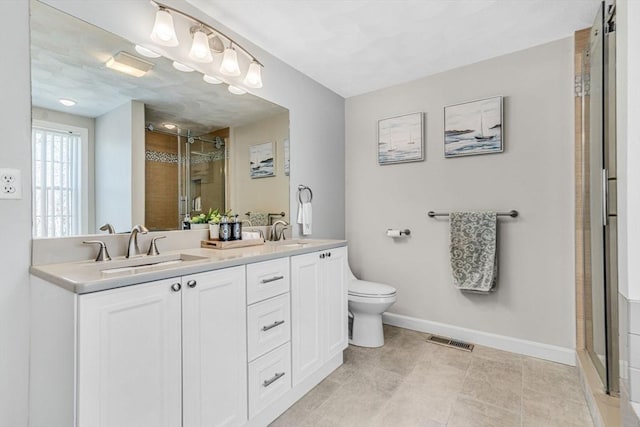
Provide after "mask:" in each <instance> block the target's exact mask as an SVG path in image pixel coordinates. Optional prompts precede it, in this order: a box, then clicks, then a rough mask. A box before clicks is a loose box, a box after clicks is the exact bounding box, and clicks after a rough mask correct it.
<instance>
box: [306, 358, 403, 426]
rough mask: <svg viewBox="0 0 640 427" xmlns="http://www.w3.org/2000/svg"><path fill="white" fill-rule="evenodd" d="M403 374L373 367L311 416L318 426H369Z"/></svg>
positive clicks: (340, 389)
mask: <svg viewBox="0 0 640 427" xmlns="http://www.w3.org/2000/svg"><path fill="white" fill-rule="evenodd" d="M401 382H402V377H401V376H400V375H398V374H396V373H394V372H389V371H385V370H384V369H379V368H372V369H370V370H367V371H363V372H361V373H360V374H359V375H357V376H353V377H352V378H351V379H350V380H349V381H347V382H345V383H344V384H343V385H342V386H341V387H340V388H339V389H337V390H336V391H335V392H334V393H333V394H332V396H331V397H330V398H329V399H327V400H326V401H325V402H324V403H323V404H322V405H320V407H319V408H317V409H316V410H314V411H312V412H311V414H310V415H309V416H310V417H312V418H313V419H315V420H317V421H316V422H317V423H319V424H318V425H332V423H336V425H342V426H354V427H356V426H361V425H362V426H367V425H368V423H369V422H370V420H371V419H373V418H374V417H375V416H376V414H377V413H378V411H380V409H381V408H382V406H383V405H384V404H385V403H386V402H387V401H388V400H389V399H390V398H391V396H392V395H393V393H394V392H395V391H396V389H397V388H398V386H399V385H400V383H401Z"/></svg>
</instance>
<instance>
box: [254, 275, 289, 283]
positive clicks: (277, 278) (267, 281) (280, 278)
mask: <svg viewBox="0 0 640 427" xmlns="http://www.w3.org/2000/svg"><path fill="white" fill-rule="evenodd" d="M282 279H284V276H273V277H272V278H271V279H262V280H261V281H260V283H271V282H275V281H276V280H282Z"/></svg>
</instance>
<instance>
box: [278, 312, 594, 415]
mask: <svg viewBox="0 0 640 427" xmlns="http://www.w3.org/2000/svg"><path fill="white" fill-rule="evenodd" d="M427 336H428V335H427V334H423V333H420V332H415V331H410V330H407V329H401V328H395V327H392V326H386V325H385V339H386V342H385V345H384V347H382V348H379V349H368V348H362V347H355V346H349V348H348V349H347V350H346V351H345V353H344V359H345V360H344V365H342V366H341V367H340V368H338V369H337V370H336V371H335V372H333V373H332V374H331V375H330V376H329V377H327V378H326V379H325V380H324V381H322V382H321V383H320V384H318V386H317V387H315V388H314V389H313V390H311V392H309V393H308V394H307V395H306V396H304V397H303V398H302V399H301V400H299V401H298V402H297V403H296V404H295V405H294V406H292V407H291V408H289V410H288V411H287V412H285V413H284V414H282V415H281V416H280V418H278V419H277V420H275V421H274V422H273V423H272V424H271V426H272V427H282V426H286V427H312V426H317V427H337V426H343V427H357V426H366V427H378V426H380V427H382V426H393V427H413V426H416V427H418V426H419V427H440V426H448V427H455V426H461V427H474V426H491V427H498V426H519V427H520V426H531V427H544V426H562V427H570V426H576V427H587V426H593V423H592V421H591V417H590V415H589V410H588V409H587V404H586V402H585V399H584V396H583V394H582V390H581V388H580V384H579V382H578V376H577V373H576V371H575V368H574V367H570V366H566V365H561V364H557V363H553V362H546V361H543V360H539V359H534V358H531V357H526V356H520V355H518V354H513V353H507V352H504V351H499V350H494V349H491V348H487V347H481V346H476V347H475V349H474V350H473V352H472V353H468V352H465V351H461V350H455V349H450V348H446V347H442V346H439V345H436V344H431V343H427V342H425V339H426V338H427Z"/></svg>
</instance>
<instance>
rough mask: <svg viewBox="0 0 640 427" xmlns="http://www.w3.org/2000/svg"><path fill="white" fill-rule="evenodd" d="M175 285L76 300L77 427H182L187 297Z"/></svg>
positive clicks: (153, 285) (156, 284) (142, 287)
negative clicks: (184, 307) (183, 321)
mask: <svg viewBox="0 0 640 427" xmlns="http://www.w3.org/2000/svg"><path fill="white" fill-rule="evenodd" d="M174 283H175V280H171V279H169V280H161V281H159V282H153V283H145V284H141V285H138V286H129V287H126V288H120V289H113V290H110V291H104V292H96V293H93V294H87V295H81V296H79V297H78V350H77V354H78V363H77V383H78V395H77V405H78V406H77V411H78V424H77V425H78V426H96V427H116V426H118V427H128V426H130V427H134V426H135V427H143V426H149V427H151V426H158V427H173V426H176V425H180V423H181V418H182V393H181V389H182V373H181V370H182V360H181V359H182V355H181V353H182V346H181V339H182V338H181V336H182V328H181V320H180V317H181V295H180V292H179V290H180V289H178V292H173V291H172V290H171V288H172V286H174ZM178 285H179V286H180V284H179V280H178Z"/></svg>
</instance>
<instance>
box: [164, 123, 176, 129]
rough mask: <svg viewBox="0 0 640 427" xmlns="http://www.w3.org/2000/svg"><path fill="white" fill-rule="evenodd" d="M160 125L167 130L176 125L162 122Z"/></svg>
mask: <svg viewBox="0 0 640 427" xmlns="http://www.w3.org/2000/svg"><path fill="white" fill-rule="evenodd" d="M162 126H163V127H164V128H166V129H169V130H174V129H175V128H176V125H174V124H173V123H163V124H162Z"/></svg>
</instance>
